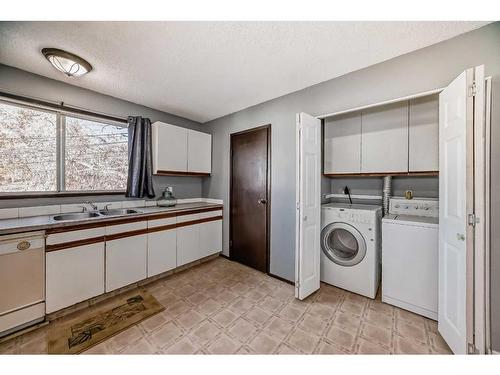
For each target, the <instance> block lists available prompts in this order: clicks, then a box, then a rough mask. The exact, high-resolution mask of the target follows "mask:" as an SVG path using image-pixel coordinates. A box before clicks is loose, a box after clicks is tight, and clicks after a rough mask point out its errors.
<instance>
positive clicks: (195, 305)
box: [0, 258, 450, 354]
mask: <svg viewBox="0 0 500 375" xmlns="http://www.w3.org/2000/svg"><path fill="white" fill-rule="evenodd" d="M148 290H149V291H150V292H151V293H152V294H153V295H154V296H155V297H156V298H157V299H158V301H159V302H160V303H162V304H163V305H164V306H165V307H166V310H165V311H163V312H162V313H159V314H157V315H155V316H153V317H151V318H149V319H147V320H145V321H143V322H141V323H140V324H138V325H135V326H132V327H130V328H129V329H127V330H125V331H123V332H121V333H120V334H118V335H116V336H114V337H112V338H110V339H108V340H107V341H105V342H103V343H101V344H99V345H96V346H94V347H93V348H91V349H89V350H88V351H86V352H85V353H87V354H118V353H121V354H152V353H158V354H161V353H164V354H231V353H237V354H310V353H313V354H349V353H360V354H388V353H396V354H447V353H450V350H449V348H448V347H447V345H446V343H445V342H444V341H443V339H442V338H441V336H440V335H439V334H438V333H437V323H436V322H434V321H432V320H429V319H425V318H423V317H420V316H418V315H415V314H412V313H409V312H406V311H404V310H400V309H398V308H395V307H392V306H390V305H386V304H383V303H381V302H380V301H379V300H370V299H368V298H365V297H361V296H359V295H356V294H353V293H349V292H346V291H344V290H341V289H338V288H335V287H332V286H329V285H327V284H322V286H321V289H320V291H318V292H316V293H315V294H314V295H312V296H310V297H309V298H307V299H306V300H305V301H299V300H296V299H295V298H294V295H293V293H294V290H293V286H292V285H289V284H287V283H284V282H282V281H279V280H277V279H275V278H272V277H270V276H267V275H265V274H263V273H261V272H258V271H255V270H253V269H251V268H248V267H245V266H243V265H241V264H238V263H235V262H231V261H229V260H226V259H224V258H216V259H215V260H212V261H209V262H207V263H204V264H201V265H198V266H196V267H193V268H191V269H189V270H186V271H184V272H181V273H178V274H174V275H172V276H169V277H167V278H165V279H162V280H159V281H157V282H155V283H154V284H151V285H148ZM46 332H47V328H46V327H43V328H40V329H38V330H36V331H34V332H32V333H29V334H25V335H22V336H20V337H18V338H15V339H12V340H10V341H7V342H5V343H2V344H0V353H4V354H13V353H17V354H22V353H25V354H28V353H29V354H32V353H33V354H34V353H46Z"/></svg>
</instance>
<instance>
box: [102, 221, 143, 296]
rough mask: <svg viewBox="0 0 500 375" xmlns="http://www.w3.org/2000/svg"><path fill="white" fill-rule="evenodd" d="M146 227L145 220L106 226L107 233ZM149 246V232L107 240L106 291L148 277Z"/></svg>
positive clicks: (111, 233)
mask: <svg viewBox="0 0 500 375" xmlns="http://www.w3.org/2000/svg"><path fill="white" fill-rule="evenodd" d="M146 227H147V222H145V221H141V222H138V223H131V224H123V225H115V226H111V227H106V235H107V236H108V235H113V234H119V233H125V232H130V231H136V230H138V231H140V230H142V229H146ZM111 238H112V237H111ZM147 246H148V235H147V234H139V235H133V236H129V237H124V238H119V239H111V240H106V292H110V291H112V290H115V289H118V288H121V287H124V286H126V285H129V284H132V283H135V282H137V281H140V280H143V279H145V278H146V277H147Z"/></svg>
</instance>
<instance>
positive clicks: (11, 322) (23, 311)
mask: <svg viewBox="0 0 500 375" xmlns="http://www.w3.org/2000/svg"><path fill="white" fill-rule="evenodd" d="M0 296H1V297H0V337H2V336H5V335H8V334H9V333H11V332H13V331H15V330H18V329H21V328H24V327H26V326H28V325H30V324H34V323H36V322H38V321H42V320H43V319H44V316H45V237H44V232H29V233H21V234H12V235H4V236H0Z"/></svg>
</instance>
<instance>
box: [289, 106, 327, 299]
mask: <svg viewBox="0 0 500 375" xmlns="http://www.w3.org/2000/svg"><path fill="white" fill-rule="evenodd" d="M296 189H297V190H296V191H297V213H296V232H297V239H296V246H295V248H296V250H295V262H296V265H295V297H296V298H298V299H304V298H306V297H307V296H309V295H310V294H311V293H313V292H314V291H316V290H318V289H319V286H320V251H321V249H320V243H319V240H320V229H321V120H318V119H317V118H315V117H313V116H310V115H308V114H306V113H300V114H298V115H297V186H296Z"/></svg>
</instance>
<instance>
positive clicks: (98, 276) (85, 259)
mask: <svg viewBox="0 0 500 375" xmlns="http://www.w3.org/2000/svg"><path fill="white" fill-rule="evenodd" d="M45 261H46V276H45V283H46V291H45V293H46V297H45V298H46V312H47V313H51V312H54V311H57V310H60V309H63V308H65V307H68V306H71V305H74V304H75V303H78V302H82V301H85V300H86V299H89V298H92V297H95V296H98V295H99V294H102V293H104V242H100V243H96V244H90V245H84V246H78V247H73V248H69V249H62V250H58V251H51V252H48V253H47V254H46V259H45Z"/></svg>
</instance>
